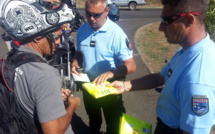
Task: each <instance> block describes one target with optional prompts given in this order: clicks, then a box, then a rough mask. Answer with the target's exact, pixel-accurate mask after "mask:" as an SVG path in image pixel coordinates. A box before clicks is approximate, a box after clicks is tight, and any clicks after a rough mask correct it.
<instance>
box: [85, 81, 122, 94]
mask: <svg viewBox="0 0 215 134" xmlns="http://www.w3.org/2000/svg"><path fill="white" fill-rule="evenodd" d="M108 83H110V82H108V81H105V82H104V83H103V84H102V85H96V84H95V83H92V82H91V83H83V84H82V86H83V87H84V88H85V89H86V90H87V91H88V92H89V93H90V94H91V95H92V96H94V97H95V98H100V97H104V96H107V95H110V94H116V93H117V92H118V91H117V90H116V89H115V88H114V87H110V86H107V85H106V84H108Z"/></svg>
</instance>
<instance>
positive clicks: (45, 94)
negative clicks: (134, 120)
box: [15, 46, 73, 134]
mask: <svg viewBox="0 0 215 134" xmlns="http://www.w3.org/2000/svg"><path fill="white" fill-rule="evenodd" d="M19 50H20V51H25V52H29V53H34V54H36V55H39V56H41V55H40V54H39V53H37V52H36V51H34V50H33V49H31V48H29V47H26V46H20V47H19ZM41 57H42V56H41ZM61 86H62V79H61V77H60V75H59V72H58V70H57V69H55V68H54V67H52V66H50V65H48V64H47V63H43V62H30V63H25V64H22V65H21V66H19V67H17V68H16V73H15V94H16V96H17V98H18V100H19V102H20V104H21V106H22V107H23V108H24V109H25V111H26V112H27V113H28V114H29V115H30V116H32V117H38V119H37V120H38V121H39V122H40V123H45V122H49V121H52V120H55V119H57V118H59V117H61V116H63V115H65V114H66V110H65V106H64V103H63V100H62V97H61V92H60V89H61ZM35 114H36V115H35ZM66 133H68V134H71V133H73V132H72V129H71V126H69V128H68V130H67V132H66Z"/></svg>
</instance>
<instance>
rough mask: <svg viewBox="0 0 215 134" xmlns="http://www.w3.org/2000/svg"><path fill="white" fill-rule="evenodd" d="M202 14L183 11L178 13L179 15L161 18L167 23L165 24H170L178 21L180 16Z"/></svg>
mask: <svg viewBox="0 0 215 134" xmlns="http://www.w3.org/2000/svg"><path fill="white" fill-rule="evenodd" d="M190 14H192V15H196V16H197V15H200V12H192V13H181V14H177V15H173V16H168V17H160V19H161V23H163V24H165V25H169V24H171V23H172V22H174V21H176V20H177V19H178V18H180V17H184V16H186V15H190Z"/></svg>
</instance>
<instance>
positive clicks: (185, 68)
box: [110, 0, 215, 134]
mask: <svg viewBox="0 0 215 134" xmlns="http://www.w3.org/2000/svg"><path fill="white" fill-rule="evenodd" d="M161 2H162V4H163V5H164V6H163V10H162V13H161V23H160V27H159V30H160V31H163V32H164V35H165V37H166V39H167V41H168V42H169V43H172V44H179V45H180V46H181V48H180V49H179V50H178V51H177V52H176V54H175V55H174V56H173V57H172V59H171V61H170V62H169V63H167V65H166V66H164V67H163V69H162V70H161V72H159V73H155V74H150V75H147V76H143V77H141V78H139V79H136V80H131V81H126V82H125V86H126V91H130V90H145V89H152V88H155V87H157V86H161V85H164V88H163V90H162V91H161V94H160V96H159V99H158V103H157V108H156V113H157V115H158V123H157V127H156V129H155V134H209V133H210V130H211V127H212V126H213V125H214V124H215V108H214V102H215V75H214V74H215V69H214V68H215V62H214V57H215V44H214V42H213V41H212V40H211V39H210V36H209V34H208V33H206V31H205V18H206V13H207V8H208V3H209V0H161ZM110 86H114V87H116V88H117V89H118V91H119V94H120V93H122V92H124V85H123V83H122V82H119V81H115V82H113V83H111V84H110Z"/></svg>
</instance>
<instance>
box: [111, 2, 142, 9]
mask: <svg viewBox="0 0 215 134" xmlns="http://www.w3.org/2000/svg"><path fill="white" fill-rule="evenodd" d="M111 1H112V2H113V3H114V4H116V5H118V6H119V7H129V9H130V10H135V9H136V7H137V5H146V2H145V0H111Z"/></svg>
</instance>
